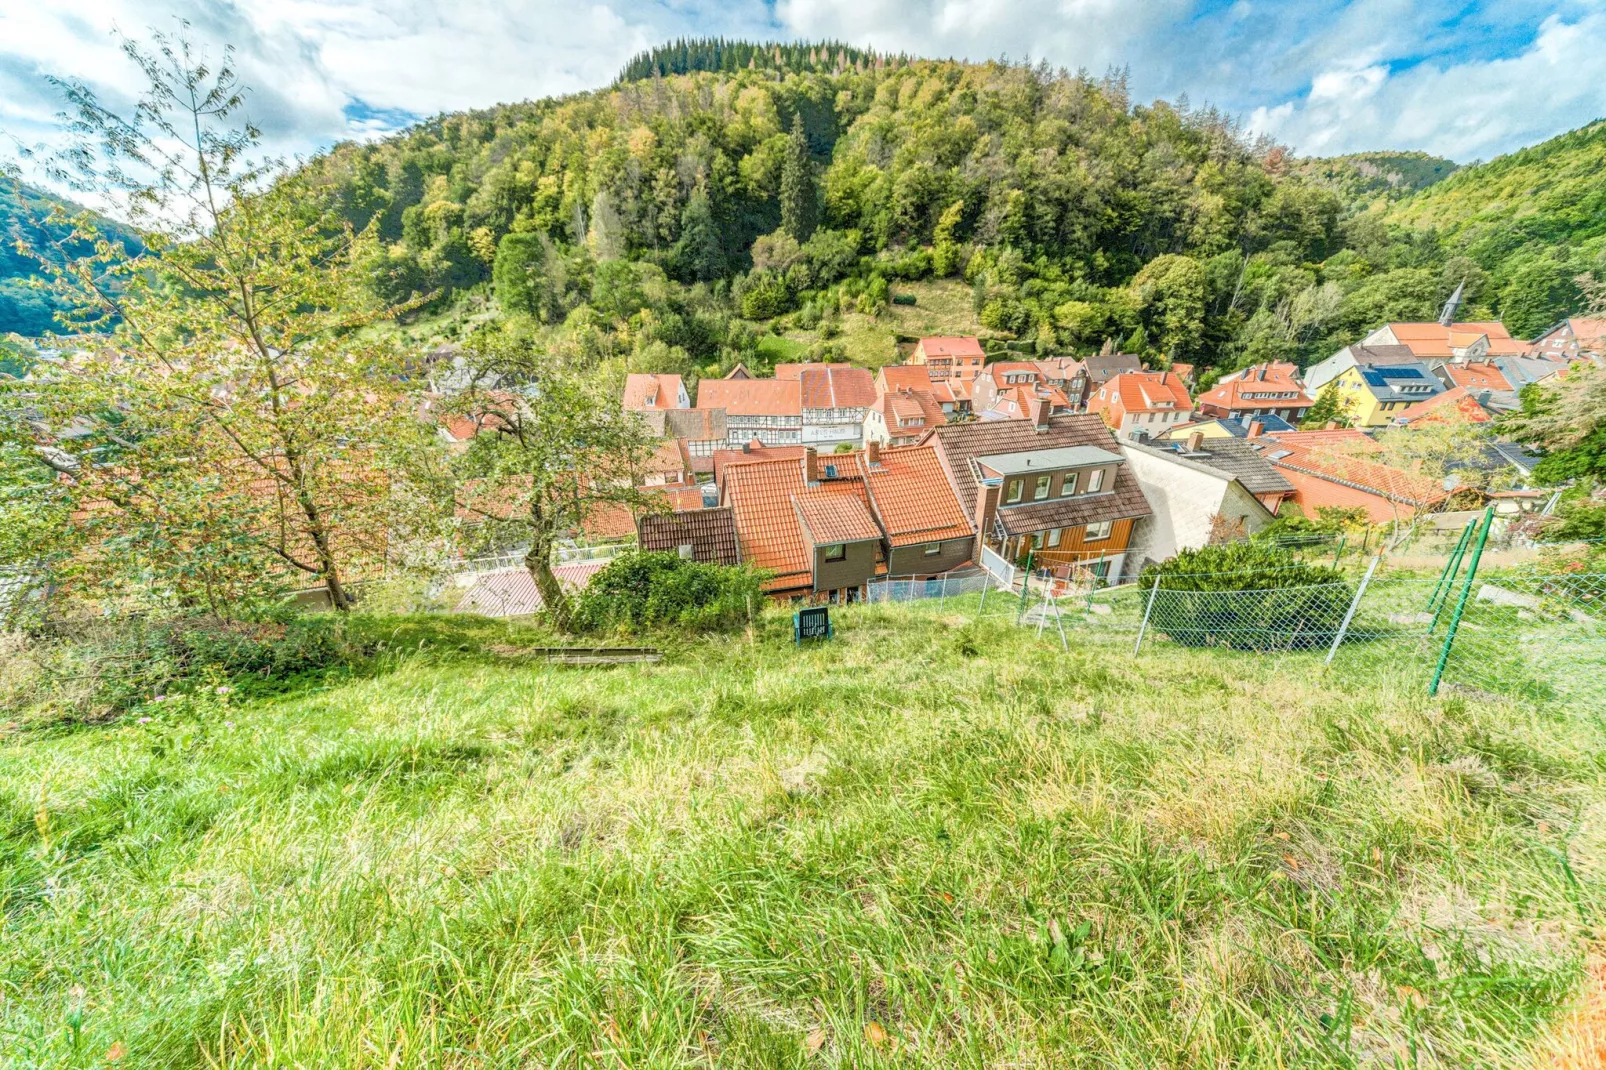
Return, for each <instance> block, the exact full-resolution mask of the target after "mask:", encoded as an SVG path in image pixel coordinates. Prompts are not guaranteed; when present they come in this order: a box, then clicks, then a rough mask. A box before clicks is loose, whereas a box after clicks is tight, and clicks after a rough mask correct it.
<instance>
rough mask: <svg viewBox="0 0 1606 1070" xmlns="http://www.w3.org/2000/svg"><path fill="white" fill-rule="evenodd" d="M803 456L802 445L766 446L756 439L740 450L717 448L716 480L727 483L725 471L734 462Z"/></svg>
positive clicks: (717, 482)
mask: <svg viewBox="0 0 1606 1070" xmlns="http://www.w3.org/2000/svg"><path fill="white" fill-rule="evenodd" d="M802 456H803V447H802V446H766V445H764V444H763V443H761V442H759V441H758V439H754V440H753V441H752V442H749V443H748V444H747V445H746V446H745V447H743V448H742V449H739V450H715V451H714V456H713V462H714V482H715V483H716V484H718V485H720V486H724V485H725V472H726V470H727V469H728V468H729V467H730V466H731V465H734V464H752V463H753V462H754V461H779V460H794V459H798V458H801V457H802Z"/></svg>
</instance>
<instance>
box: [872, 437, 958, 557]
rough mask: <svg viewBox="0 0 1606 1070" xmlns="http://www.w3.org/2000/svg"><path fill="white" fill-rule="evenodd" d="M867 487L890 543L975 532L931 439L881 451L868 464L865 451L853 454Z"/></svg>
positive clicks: (942, 537) (919, 540) (926, 539)
mask: <svg viewBox="0 0 1606 1070" xmlns="http://www.w3.org/2000/svg"><path fill="white" fill-rule="evenodd" d="M854 457H855V461H856V463H857V464H858V466H859V473H860V474H861V475H862V476H863V477H864V480H865V485H866V486H868V487H869V490H870V504H871V506H872V507H873V508H874V509H875V514H876V516H877V517H879V518H880V520H881V526H882V527H883V528H884V529H885V531H886V533H887V538H888V541H890V542H891V543H892V545H893V546H907V545H909V544H911V543H921V542H937V541H940V540H944V539H962V538H965V537H967V536H970V535H973V534H975V532H974V531H973V529H972V528H971V526H970V518H969V517H968V516H967V515H966V513H965V509H964V506H962V505H960V504H959V499H958V498H957V497H955V496H954V490H953V486H952V485H951V484H950V483H949V482H948V476H947V474H946V473H944V472H943V469H942V460H941V458H939V457H938V456H937V448H936V446H934V445H932V444H931V443H929V442H926V443H921V444H920V445H916V446H894V447H889V448H886V449H883V450H881V460H880V463H879V464H876V465H871V464H870V460H869V456H868V454H867V453H865V452H862V451H861V452H858V453H855V454H854Z"/></svg>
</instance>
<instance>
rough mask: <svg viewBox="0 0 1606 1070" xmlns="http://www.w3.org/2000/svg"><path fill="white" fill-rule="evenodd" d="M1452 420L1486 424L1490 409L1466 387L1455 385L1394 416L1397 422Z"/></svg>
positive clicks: (1425, 422)
mask: <svg viewBox="0 0 1606 1070" xmlns="http://www.w3.org/2000/svg"><path fill="white" fill-rule="evenodd" d="M1485 393H1486V392H1485ZM1451 420H1465V421H1467V422H1468V423H1475V424H1486V423H1488V422H1489V410H1488V409H1486V408H1484V406H1483V405H1482V404H1481V403H1480V402H1479V401H1478V399H1477V398H1476V397H1474V396H1473V395H1472V393H1471V392H1469V391H1468V390H1467V388H1466V387H1464V386H1453V387H1451V388H1450V389H1449V390H1446V391H1445V392H1444V393H1442V394H1438V395H1435V396H1434V397H1431V398H1428V399H1427V400H1426V401H1419V402H1417V403H1416V404H1415V405H1410V406H1407V407H1406V408H1405V410H1404V411H1402V412H1400V413H1397V414H1396V415H1395V417H1394V423H1396V424H1427V423H1442V422H1446V421H1451Z"/></svg>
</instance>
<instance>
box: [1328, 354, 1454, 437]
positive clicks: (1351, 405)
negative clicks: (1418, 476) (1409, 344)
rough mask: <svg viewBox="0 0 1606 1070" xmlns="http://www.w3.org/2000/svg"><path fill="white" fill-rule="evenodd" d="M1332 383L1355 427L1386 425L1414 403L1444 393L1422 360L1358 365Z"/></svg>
mask: <svg viewBox="0 0 1606 1070" xmlns="http://www.w3.org/2000/svg"><path fill="white" fill-rule="evenodd" d="M1333 382H1334V384H1336V386H1337V388H1338V397H1339V402H1340V404H1341V405H1342V406H1343V408H1344V411H1345V412H1346V413H1348V414H1349V415H1350V417H1351V419H1353V420H1354V422H1355V426H1356V427H1384V426H1387V425H1388V424H1390V423H1392V422H1393V421H1394V419H1395V418H1396V417H1397V416H1399V415H1400V414H1401V413H1402V412H1404V411H1405V410H1406V409H1408V408H1410V407H1411V406H1412V405H1415V404H1417V403H1418V402H1420V401H1426V400H1427V399H1428V398H1431V397H1433V396H1434V395H1436V394H1440V393H1443V392H1444V384H1443V383H1441V382H1439V380H1438V379H1437V378H1435V377H1434V375H1433V373H1432V372H1430V371H1428V368H1427V365H1425V364H1422V363H1421V362H1419V361H1412V362H1410V363H1403V364H1373V365H1371V366H1369V367H1368V366H1361V365H1356V366H1355V367H1353V368H1346V369H1345V370H1344V371H1343V372H1341V373H1340V374H1339V376H1338V377H1337V378H1336V379H1334V380H1333Z"/></svg>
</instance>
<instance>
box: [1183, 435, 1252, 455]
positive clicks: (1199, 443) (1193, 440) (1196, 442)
mask: <svg viewBox="0 0 1606 1070" xmlns="http://www.w3.org/2000/svg"><path fill="white" fill-rule="evenodd" d="M1251 433H1253V432H1251ZM1202 449H1204V432H1203V431H1189V432H1188V452H1189V453H1198V452H1199V451H1200V450H1202Z"/></svg>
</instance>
